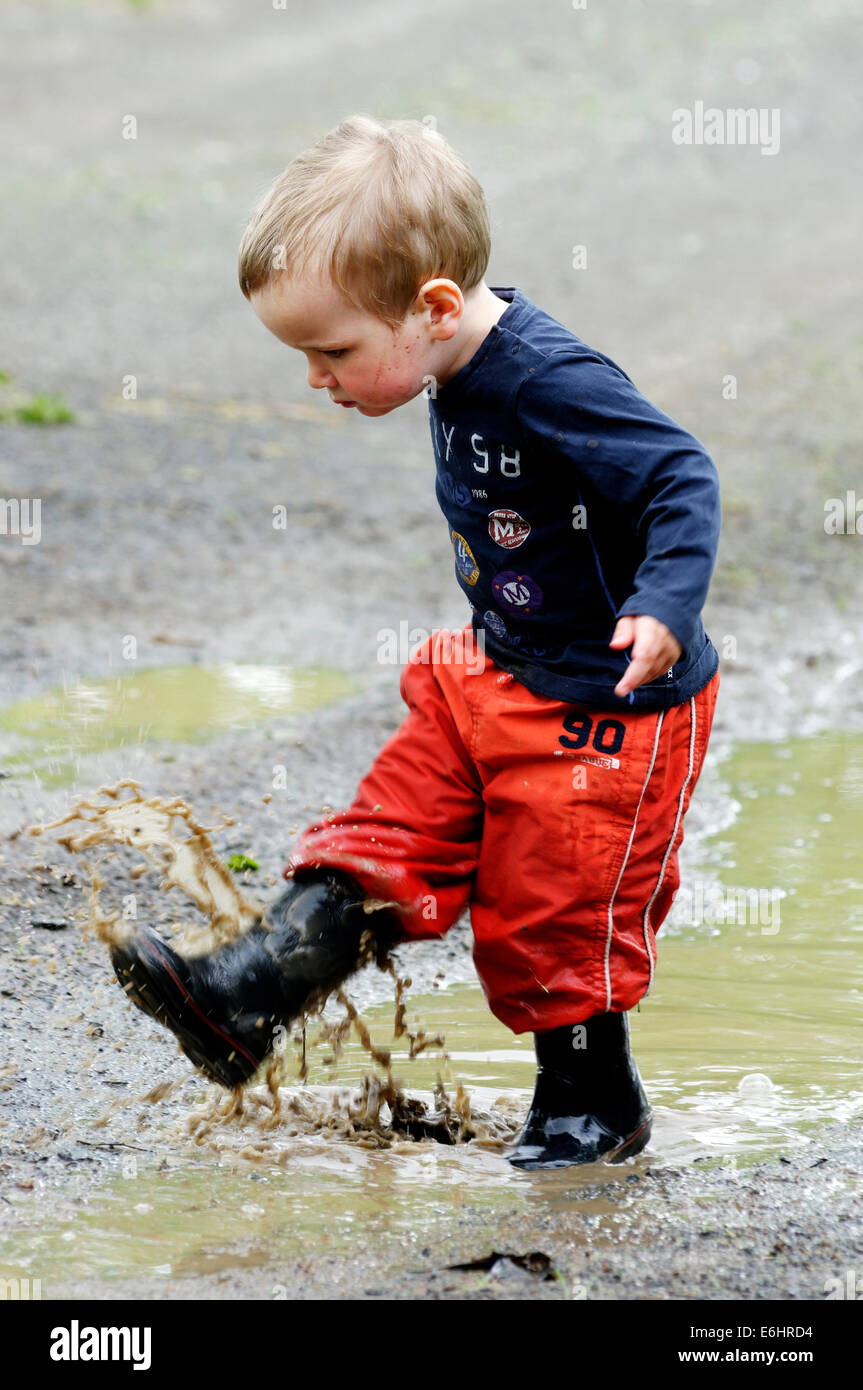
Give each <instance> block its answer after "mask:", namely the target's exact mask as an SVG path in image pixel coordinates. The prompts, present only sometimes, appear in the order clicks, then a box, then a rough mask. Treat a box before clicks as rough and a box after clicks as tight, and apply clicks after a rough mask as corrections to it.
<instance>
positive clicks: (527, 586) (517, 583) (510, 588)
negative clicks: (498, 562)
mask: <svg viewBox="0 0 863 1390" xmlns="http://www.w3.org/2000/svg"><path fill="white" fill-rule="evenodd" d="M491 591H492V593H493V594H494V596H495V598H496V599H497V600H498V602H499V603H505V604H506V606H507V608H512V609H514V610H515V611H516V612H518V613H535V612H536V610H537V609H538V608H539V606H540V604H541V603H542V589H541V588H540V587H539V585H538V584H537V582H536V580H535V579H531V577H530V575H529V574H517V573H516V571H515V570H501V572H500V574H497V575H495V577H494V579H493V580H492V585H491Z"/></svg>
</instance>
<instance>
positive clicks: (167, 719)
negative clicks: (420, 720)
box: [0, 663, 356, 787]
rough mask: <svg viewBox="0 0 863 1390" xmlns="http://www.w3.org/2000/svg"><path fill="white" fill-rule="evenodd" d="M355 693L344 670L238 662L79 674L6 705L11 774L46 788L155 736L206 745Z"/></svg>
mask: <svg viewBox="0 0 863 1390" xmlns="http://www.w3.org/2000/svg"><path fill="white" fill-rule="evenodd" d="M355 690H356V683H355V682H353V681H351V680H350V678H349V677H348V676H347V675H345V673H344V672H342V671H339V670H337V669H331V668H325V667H309V668H291V667H290V666H254V665H243V664H239V663H236V664H225V665H221V666H212V667H204V666H157V667H152V668H149V669H145V670H136V671H134V672H132V673H129V674H125V673H124V674H120V675H117V676H112V677H109V678H107V679H104V680H76V681H70V682H68V683H67V684H65V685H63V686H61V687H59V688H57V689H55V690H49V691H47V692H46V693H45V694H43V695H40V696H37V697H34V698H33V699H30V700H20V701H18V702H17V703H16V704H13V705H8V706H6V708H5V709H0V755H2V761H3V766H4V768H5V769H6V771H7V774H11V775H13V776H15V775H19V776H20V775H23V774H29V773H33V772H36V773H37V775H38V777H39V780H40V781H41V782H43V783H44V785H45V786H47V787H59V786H66V785H69V784H70V783H72V782H73V781H75V780H77V779H78V776H79V763H80V761H81V759H83V758H86V757H87V756H88V754H91V753H99V752H102V751H104V750H105V749H108V748H120V747H123V746H125V745H134V744H142V743H148V742H151V741H152V742H158V741H165V742H168V743H191V742H203V741H205V740H206V739H209V738H214V737H216V736H217V735H219V734H221V733H226V732H229V731H231V730H238V729H244V728H251V727H253V726H255V725H260V724H264V723H266V722H267V721H269V720H272V719H274V718H277V717H279V716H283V715H292V714H299V713H303V712H305V711H307V710H312V709H317V708H319V707H321V706H323V705H327V704H330V703H332V702H333V701H335V700H340V699H343V698H344V697H345V696H346V695H349V694H352V693H353V692H354V691H355ZM81 780H82V782H83V781H84V778H83V775H82V776H81Z"/></svg>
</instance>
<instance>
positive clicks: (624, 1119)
mask: <svg viewBox="0 0 863 1390" xmlns="http://www.w3.org/2000/svg"><path fill="white" fill-rule="evenodd" d="M582 1030H583V1031H582ZM534 1039H535V1043H536V1060H537V1074H536V1090H535V1091H534V1096H533V1101H532V1103H531V1107H530V1110H529V1112H528V1116H527V1120H526V1122H525V1126H524V1129H523V1131H522V1134H521V1137H520V1139H519V1141H518V1147H517V1148H516V1149H515V1150H514V1152H513V1153H511V1154H510V1155H509V1161H510V1163H512V1164H514V1165H515V1166H516V1168H567V1167H569V1166H570V1165H571V1164H574V1163H597V1162H599V1161H600V1160H602V1162H604V1163H620V1162H622V1161H623V1159H625V1158H629V1157H631V1155H632V1154H637V1153H639V1152H640V1151H641V1150H642V1149H643V1148H644V1146H645V1144H646V1143H647V1141H648V1139H649V1138H650V1121H651V1118H652V1116H651V1111H650V1106H649V1105H648V1103H647V1097H646V1095H645V1094H644V1089H643V1087H642V1085H641V1078H640V1077H639V1075H638V1068H637V1067H636V1065H635V1062H634V1061H633V1058H632V1054H631V1052H630V1050H629V1021H628V1019H627V1016H626V1014H611V1013H608V1014H597V1016H596V1017H595V1018H591V1019H588V1020H587V1022H586V1023H582V1024H575V1025H572V1024H567V1025H566V1026H565V1027H563V1028H553V1029H551V1030H550V1031H549V1032H547V1033H535V1034H534Z"/></svg>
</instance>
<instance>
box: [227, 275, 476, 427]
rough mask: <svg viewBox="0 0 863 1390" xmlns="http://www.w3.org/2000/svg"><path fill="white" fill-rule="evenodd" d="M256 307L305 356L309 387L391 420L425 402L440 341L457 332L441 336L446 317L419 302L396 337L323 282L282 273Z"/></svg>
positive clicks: (259, 293)
mask: <svg viewBox="0 0 863 1390" xmlns="http://www.w3.org/2000/svg"><path fill="white" fill-rule="evenodd" d="M251 303H252V308H253V309H254V311H255V313H256V314H257V316H258V318H259V319H260V320H261V322H262V323H263V324H264V326H265V327H266V328H268V329H269V330H270V332H271V333H273V334H275V336H276V337H277V338H278V339H279V341H280V342H282V343H285V344H286V346H287V347H291V348H296V349H298V350H299V351H300V352H304V353H305V355H306V358H307V361H308V366H309V371H308V381H309V385H310V386H313V387H315V388H316V389H320V388H321V387H326V389H327V390H328V392H329V395H330V399H331V400H332V401H334V402H335V403H336V404H337V405H340V406H342V407H343V408H344V409H348V408H353V409H355V410H358V411H359V413H360V414H361V415H370V416H377V415H387V414H389V412H390V411H391V410H396V409H397V408H398V406H400V405H405V404H406V402H407V401H410V400H413V398H414V396H417V395H419V393H420V391H422V389H423V387H424V386H425V385H426V384H427V380H424V378H426V379H427V378H428V376H433V375H435V366H438V368H440V356H439V354H438V352H436V348H439V347H440V346H441V341H440V340H441V339H448V338H450V337H451V336H452V334H453V332H454V331H455V329H454V327H444V328H443V329H442V327H441V323H442V321H441V320H440V316H439V315H436V313H435V310H434V309H433V308H431V307H429V306H425V305H423V304H422V303H421V302H420V301H418V302H417V303H415V305H414V306H412V307H411V309H410V310H409V312H408V313H407V314H406V316H405V318H404V319H403V321H402V323H401V324H400V325H399V327H398V328H397V329H395V330H394V329H392V328H390V326H389V324H387V323H385V322H384V321H383V319H379V318H376V317H375V316H374V315H373V314H369V313H367V312H366V311H365V310H363V309H358V308H356V307H355V306H354V305H352V304H350V303H348V301H347V300H346V299H345V298H344V297H343V295H342V294H341V293H340V292H339V290H338V289H337V288H336V287H335V286H334V285H333V284H332V283H331V282H330V281H328V280H325V279H323V278H315V277H311V278H304V279H302V280H299V279H290V278H289V277H288V276H287V275H284V274H283V275H281V276H279V277H278V278H277V279H275V280H273V281H271V282H270V283H269V284H268V285H264V286H263V287H262V288H261V289H260V290H256V291H255V292H254V293H253V294H252V296H251ZM444 317H446V315H445V316H444Z"/></svg>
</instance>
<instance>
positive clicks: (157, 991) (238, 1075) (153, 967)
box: [112, 937, 263, 1090]
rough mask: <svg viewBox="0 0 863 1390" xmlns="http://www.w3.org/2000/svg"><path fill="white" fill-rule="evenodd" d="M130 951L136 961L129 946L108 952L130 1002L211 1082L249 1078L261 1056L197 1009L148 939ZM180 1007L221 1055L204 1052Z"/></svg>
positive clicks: (140, 939)
mask: <svg viewBox="0 0 863 1390" xmlns="http://www.w3.org/2000/svg"><path fill="white" fill-rule="evenodd" d="M135 948H136V953H137V958H136V956H132V955H130V954H129V952H128V948H127V950H126V951H114V952H112V960H113V964H114V970H115V972H116V975H117V979H118V980H119V981H120V984H121V985H122V987H123V989H124V991H125V993H126V994H127V995H128V996H129V998H130V1000H131V1001H132V1003H133V1004H135V1005H137V1007H138V1008H139V1009H142V1010H143V1012H144V1013H146V1014H149V1016H150V1018H152V1019H155V1021H156V1022H157V1023H159V1024H161V1025H162V1026H163V1027H167V1028H169V1029H170V1031H171V1032H172V1033H173V1034H174V1035H175V1036H176V1037H177V1039H178V1040H179V1043H180V1046H181V1047H182V1049H183V1051H184V1053H185V1054H186V1056H187V1057H188V1058H189V1060H190V1061H191V1062H193V1063H194V1064H195V1066H196V1067H198V1069H199V1070H200V1071H202V1072H204V1074H205V1075H206V1076H208V1077H209V1078H210V1080H211V1081H217V1082H218V1083H219V1084H220V1085H222V1086H225V1087H227V1088H228V1089H229V1090H232V1089H233V1088H234V1087H236V1086H241V1085H243V1084H244V1082H246V1081H248V1080H249V1079H250V1078H251V1077H252V1076H254V1074H255V1072H256V1071H257V1070H258V1068H259V1066H260V1065H261V1062H262V1060H263V1058H260V1057H255V1056H254V1055H253V1054H252V1053H251V1052H249V1051H248V1050H247V1049H246V1048H244V1047H243V1046H242V1044H241V1043H238V1042H237V1040H236V1039H235V1038H232V1037H231V1035H230V1034H229V1033H227V1032H225V1030H224V1029H223V1028H221V1027H220V1026H219V1025H218V1024H217V1023H214V1022H213V1020H212V1019H210V1018H208V1017H207V1015H206V1014H205V1013H203V1012H202V1011H201V1009H199V1008H198V1005H197V1004H196V1003H195V1001H194V999H193V998H192V996H191V995H190V993H189V991H188V990H187V989H186V987H185V985H184V984H183V982H182V980H181V979H180V978H179V976H178V975H177V973H176V971H175V970H174V969H173V967H172V965H171V963H170V961H169V960H168V959H167V957H166V956H165V955H164V954H163V953H162V952H161V951H160V950H159V948H158V946H157V945H156V944H155V942H154V941H153V940H152V939H151V938H147V937H137V938H136V940H135ZM160 975H161V976H162V977H163V978H162V979H161V980H160V979H159V976H160ZM165 977H167V978H165ZM160 986H161V988H160ZM173 993H176V994H177V995H179V1000H176V999H174V998H172V994H173ZM184 1008H185V1009H186V1010H188V1011H190V1012H191V1013H192V1014H193V1015H194V1017H195V1020H196V1021H197V1022H198V1024H199V1025H201V1026H202V1027H203V1028H206V1030H207V1034H206V1036H207V1037H208V1039H209V1040H210V1041H211V1042H212V1043H213V1044H214V1045H215V1046H216V1047H218V1049H219V1053H223V1054H224V1055H216V1056H210V1055H208V1053H207V1052H206V1051H204V1048H203V1043H202V1041H201V1039H200V1037H198V1036H197V1035H196V1034H195V1033H193V1032H190V1030H189V1027H188V1024H187V1022H186V1019H185V1018H184V1014H183V1010H184ZM241 1059H242V1060H241Z"/></svg>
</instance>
